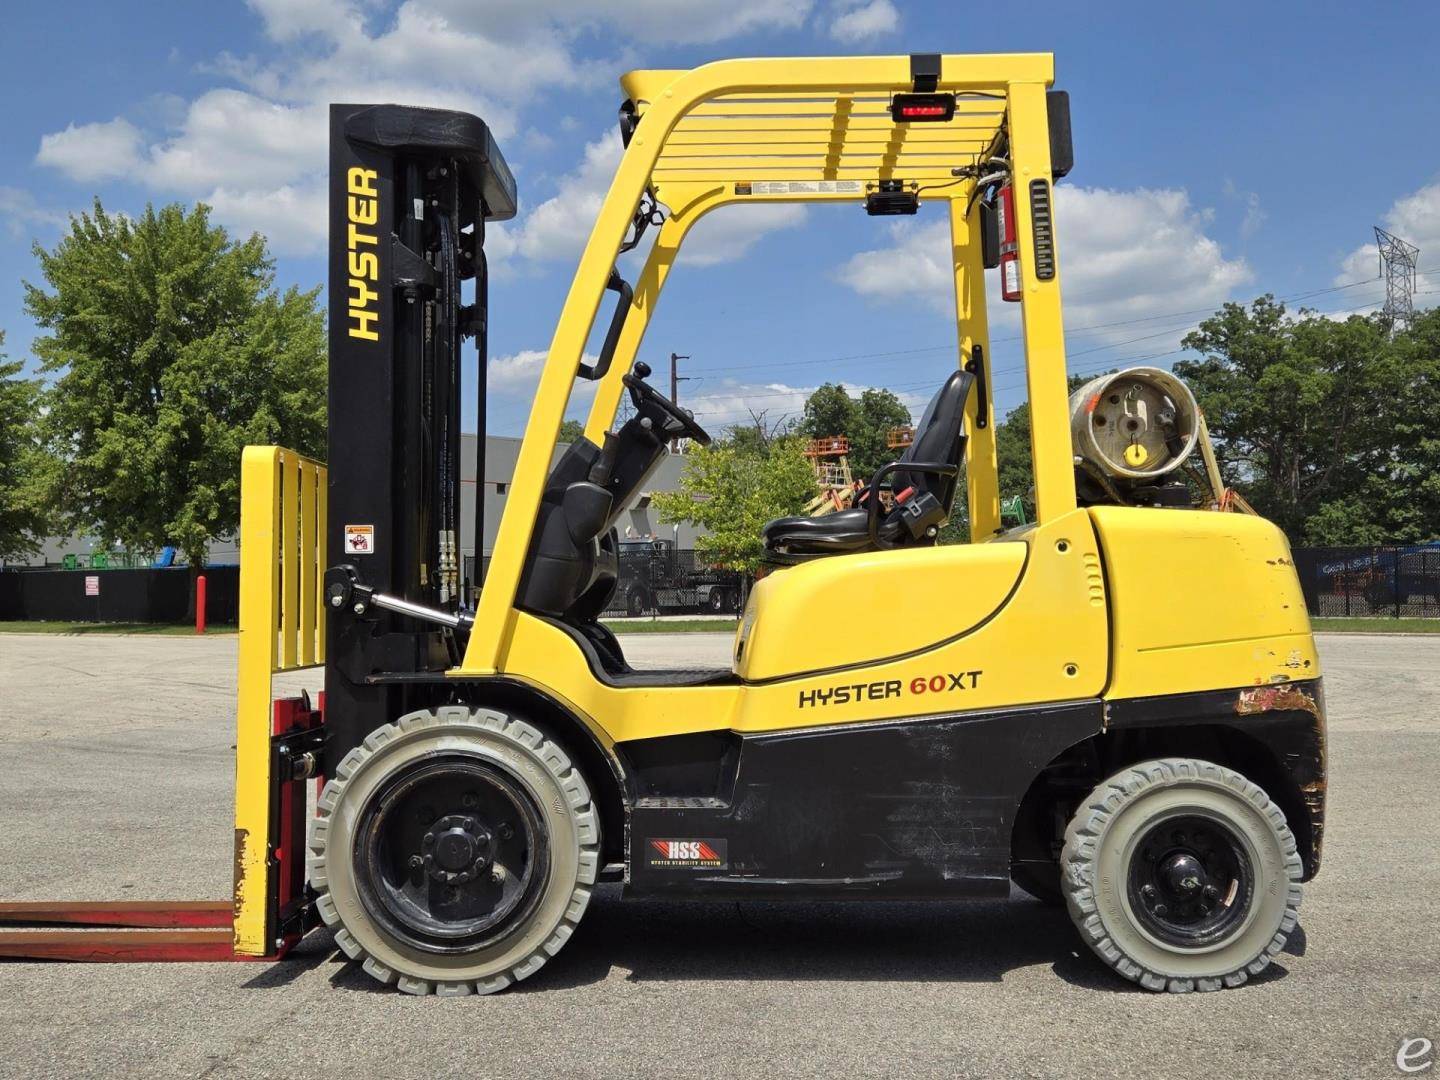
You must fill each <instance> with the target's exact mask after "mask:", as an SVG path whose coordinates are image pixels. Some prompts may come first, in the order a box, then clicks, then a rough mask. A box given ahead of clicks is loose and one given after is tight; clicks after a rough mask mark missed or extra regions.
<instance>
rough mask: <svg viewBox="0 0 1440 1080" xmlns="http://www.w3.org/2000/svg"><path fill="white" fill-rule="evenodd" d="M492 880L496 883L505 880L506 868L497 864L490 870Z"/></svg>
mask: <svg viewBox="0 0 1440 1080" xmlns="http://www.w3.org/2000/svg"><path fill="white" fill-rule="evenodd" d="M490 880H491V881H494V882H501V881H504V880H505V868H504V867H503V866H501V865H500V864H499V863H496V864H495V865H494V866H492V867H491V868H490Z"/></svg>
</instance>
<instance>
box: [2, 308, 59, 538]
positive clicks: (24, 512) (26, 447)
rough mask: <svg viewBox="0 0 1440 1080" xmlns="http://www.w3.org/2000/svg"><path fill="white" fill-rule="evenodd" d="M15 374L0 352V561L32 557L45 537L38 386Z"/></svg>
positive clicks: (15, 365)
mask: <svg viewBox="0 0 1440 1080" xmlns="http://www.w3.org/2000/svg"><path fill="white" fill-rule="evenodd" d="M4 343H5V334H4V332H3V331H0V345H4ZM20 372H21V364H20V362H19V361H7V360H6V359H5V354H4V353H3V352H0V561H3V560H5V559H15V558H20V557H23V556H26V555H33V554H34V553H35V552H36V551H38V550H39V548H40V540H41V539H42V538H43V537H44V535H45V533H46V532H47V531H48V530H47V525H48V515H47V513H46V500H45V495H44V482H45V478H46V475H47V469H46V464H47V459H46V457H45V454H44V452H43V450H42V449H41V445H40V432H39V423H38V421H39V418H40V416H39V413H40V384H39V382H38V381H36V380H34V379H27V378H24V377H23V376H21V374H20Z"/></svg>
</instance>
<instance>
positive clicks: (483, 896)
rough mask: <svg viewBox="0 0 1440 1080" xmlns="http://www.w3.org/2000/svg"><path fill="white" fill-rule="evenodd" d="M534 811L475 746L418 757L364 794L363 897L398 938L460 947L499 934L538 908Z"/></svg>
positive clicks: (539, 848)
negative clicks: (470, 750)
mask: <svg viewBox="0 0 1440 1080" xmlns="http://www.w3.org/2000/svg"><path fill="white" fill-rule="evenodd" d="M548 852H549V845H548V843H547V840H546V835H545V828H544V824H543V822H542V819H541V817H540V813H539V810H538V809H537V808H536V806H535V804H534V801H533V800H532V799H531V798H530V796H529V795H528V794H527V793H526V792H525V791H524V789H523V788H521V786H520V785H519V784H518V783H517V782H516V781H515V779H514V778H513V777H512V776H510V775H509V774H508V773H507V772H505V771H504V770H502V769H500V768H498V767H496V766H495V765H493V764H491V763H490V762H488V761H487V760H485V759H483V758H481V757H479V756H478V755H471V754H464V753H450V754H445V755H443V756H438V757H427V758H425V759H423V760H421V761H417V762H415V763H413V764H411V765H409V766H407V767H405V768H402V769H400V770H399V771H397V772H396V774H395V775H394V776H392V777H390V778H389V779H387V780H386V781H385V783H384V784H382V785H381V786H380V787H379V788H378V789H377V790H376V791H375V793H374V794H373V795H371V796H370V798H369V800H368V801H367V802H366V804H365V807H364V809H363V810H362V811H361V814H360V822H359V827H358V828H357V830H356V833H355V846H354V867H355V879H356V886H357V891H358V892H359V894H360V901H361V903H362V904H363V905H364V906H365V910H366V911H367V912H368V913H369V914H370V916H371V918H373V919H375V921H376V922H378V923H380V924H381V925H382V926H384V927H385V929H386V930H388V931H389V932H390V933H391V934H393V935H394V936H395V937H397V938H399V939H400V940H401V941H404V942H406V943H407V944H409V945H412V946H414V947H415V948H417V949H421V950H423V951H425V952H432V953H464V952H470V951H472V950H475V949H478V948H482V947H484V946H486V945H488V944H491V943H493V942H495V941H498V940H500V939H501V938H503V937H505V936H506V935H507V934H509V933H510V932H511V931H513V930H514V929H515V928H516V927H517V926H518V925H520V924H521V923H522V922H524V920H525V917H526V916H527V915H528V914H529V913H530V912H531V911H532V910H533V909H534V906H535V904H536V903H537V902H538V900H539V897H540V894H541V892H542V891H543V888H544V884H545V880H546V878H547V876H548V873H549V858H548Z"/></svg>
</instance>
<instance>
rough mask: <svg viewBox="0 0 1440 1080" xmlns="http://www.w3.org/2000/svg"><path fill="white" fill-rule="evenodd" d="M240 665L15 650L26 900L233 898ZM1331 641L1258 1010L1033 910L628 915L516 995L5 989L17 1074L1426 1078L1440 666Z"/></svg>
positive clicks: (992, 906)
mask: <svg viewBox="0 0 1440 1080" xmlns="http://www.w3.org/2000/svg"><path fill="white" fill-rule="evenodd" d="M623 640H624V645H625V648H626V650H627V651H628V652H630V653H631V654H633V655H634V656H636V657H637V658H639V659H641V660H647V659H648V661H649V662H651V663H664V664H673V663H679V662H686V663H691V664H706V663H723V662H724V659H725V657H726V655H727V651H728V647H729V642H730V639H729V637H728V635H709V634H691V635H659V634H654V635H637V636H630V637H626V638H625V639H623ZM235 642H236V639H235V638H234V637H216V638H206V639H188V638H160V637H147V638H127V637H99V636H87V637H54V636H34V637H31V636H14V635H6V636H4V637H0V822H3V826H4V827H3V828H0V897H3V898H6V899H20V900H32V899H33V900H39V899H113V898H183V899H201V898H221V897H225V896H227V895H228V893H229V888H230V874H231V843H230V814H231V797H232V788H233V775H234V759H233V750H232V747H233V745H234V737H233V731H232V726H233V709H234V704H233V694H234V682H235ZM1320 642H1321V645H1320V647H1321V654H1322V657H1323V663H1324V667H1325V677H1326V692H1327V698H1328V705H1329V716H1330V733H1331V739H1330V768H1331V785H1330V809H1329V822H1330V824H1329V829H1328V832H1327V836H1326V842H1325V865H1324V869H1323V871H1322V872H1321V874H1320V876H1319V878H1318V879H1317V880H1316V881H1315V882H1313V883H1312V884H1310V885H1308V886H1307V887H1306V894H1305V900H1304V904H1303V906H1302V909H1301V918H1300V930H1299V931H1297V933H1296V934H1295V935H1294V936H1293V938H1292V940H1291V943H1290V946H1289V948H1288V949H1287V951H1286V952H1285V953H1284V954H1282V956H1281V957H1280V959H1279V962H1278V963H1277V964H1275V965H1274V966H1273V967H1272V968H1271V969H1270V971H1268V972H1266V973H1265V974H1264V975H1263V976H1261V977H1259V978H1257V979H1255V980H1254V981H1253V982H1252V984H1251V985H1249V986H1246V987H1243V988H1241V989H1239V990H1233V991H1225V992H1222V993H1218V994H1204V995H1189V996H1185V997H1174V996H1166V995H1153V994H1150V993H1147V992H1144V991H1140V990H1138V989H1136V988H1134V987H1133V986H1131V984H1129V983H1126V982H1124V981H1122V980H1120V979H1119V978H1118V977H1116V976H1114V975H1112V974H1111V973H1110V972H1109V971H1107V970H1106V969H1105V968H1103V967H1102V966H1101V965H1100V964H1099V963H1098V962H1097V961H1095V960H1093V959H1092V958H1091V956H1090V955H1089V953H1088V952H1087V951H1086V950H1085V949H1084V948H1083V946H1082V945H1081V944H1080V942H1079V939H1078V938H1077V937H1076V935H1075V933H1074V931H1073V930H1072V929H1071V927H1070V925H1069V921H1068V919H1067V918H1066V917H1065V915H1064V914H1063V912H1059V911H1056V910H1053V909H1050V908H1046V907H1044V906H1042V905H1040V904H1038V903H1035V902H1033V901H1031V900H1029V899H1028V898H1020V897H1017V898H1014V899H1012V901H1011V902H1010V903H1008V904H1005V903H954V904H950V903H944V904H941V903H932V904H870V905H863V904H794V905H786V904H769V903H743V904H735V903H726V904H686V903H678V902H677V903H661V902H650V901H646V902H633V903H632V902H625V901H622V900H620V898H619V896H618V893H617V892H616V891H615V889H614V888H613V887H611V888H607V889H606V890H604V891H602V892H601V894H600V895H599V897H598V898H597V901H596V902H595V903H594V904H592V906H591V908H590V911H589V913H588V914H587V915H586V917H585V920H584V922H583V924H582V925H581V927H580V929H579V931H577V933H576V935H575V938H574V939H573V940H572V941H571V943H570V944H569V945H568V946H567V947H566V949H565V950H564V952H562V953H561V954H560V955H559V956H558V957H557V958H556V959H555V960H554V961H552V962H551V963H550V964H549V965H548V966H547V967H546V968H545V969H543V970H542V971H541V972H540V973H539V974H538V975H536V976H535V977H534V978H533V979H531V980H529V981H528V982H525V983H522V984H521V985H520V986H519V987H517V988H516V989H515V990H512V991H510V992H507V993H504V994H501V995H499V996H496V997H492V998H467V999H460V1000H449V1001H446V1000H436V999H414V998H409V997H406V996H404V995H401V994H398V993H395V992H393V991H389V990H386V989H383V988H381V987H380V986H379V985H378V984H376V983H374V982H373V981H372V980H371V979H370V978H369V977H368V976H366V975H365V974H364V973H363V972H361V971H359V970H358V969H357V968H356V967H355V966H354V965H352V964H350V963H348V962H346V961H345V958H344V957H343V955H340V954H338V953H337V952H336V950H335V948H334V946H333V943H332V941H331V939H330V937H329V935H328V934H327V933H323V932H317V933H314V934H312V935H311V936H310V937H309V938H308V939H307V940H306V941H305V942H304V943H303V945H302V947H301V948H300V949H299V950H298V951H297V953H296V954H295V955H294V957H293V959H290V960H287V961H285V962H282V963H279V964H273V965H270V964H263V963H255V964H173V965H150V966H126V965H80V964H75V965H65V964H22V963H0V1076H62V1075H63V1076H77V1075H84V1076H92V1075H93V1076H99V1075H105V1076H116V1075H132V1074H136V1075H145V1076H167V1077H168V1076H190V1077H199V1076H205V1077H219V1076H241V1075H246V1076H253V1075H263V1076H277V1077H279V1076H284V1077H296V1076H317V1075H336V1074H345V1075H348V1076H351V1077H356V1078H359V1077H371V1076H402V1077H441V1076H466V1077H510V1078H515V1077H528V1076H544V1077H566V1078H572V1077H629V1076H635V1077H648V1076H676V1077H679V1076H684V1077H687V1078H694V1077H718V1076H722V1075H746V1076H756V1077H789V1076H844V1077H860V1076H877V1077H878V1076H897V1075H903V1076H905V1077H906V1078H907V1080H910V1078H915V1077H923V1076H977V1077H995V1076H1003V1075H1035V1076H1056V1075H1065V1076H1072V1077H1089V1076H1095V1077H1102V1076H1104V1077H1115V1076H1139V1075H1152V1076H1185V1077H1200V1076H1204V1077H1226V1078H1231V1077H1244V1076H1261V1075H1276V1074H1287V1075H1320V1076H1347V1077H1348V1076H1361V1075H1377V1076H1395V1075H1401V1074H1400V1073H1399V1071H1398V1070H1397V1068H1396V1064H1395V1056H1396V1052H1397V1050H1398V1049H1399V1047H1400V1045H1401V1042H1402V1040H1404V1039H1406V1038H1411V1037H1416V1036H1423V1037H1426V1038H1429V1039H1430V1040H1431V1041H1432V1042H1434V1043H1437V1044H1440V829H1437V825H1440V813H1437V795H1436V789H1437V784H1436V777H1437V776H1440V640H1436V639H1435V638H1428V639H1427V638H1421V637H1416V638H1405V637H1378V636H1377V637H1366V636H1342V635H1334V636H1325V637H1323V638H1321V639H1320ZM317 681H318V673H305V674H302V675H296V676H287V677H285V678H284V679H282V680H278V682H279V683H280V686H279V689H280V690H281V691H286V692H288V691H291V690H293V689H296V688H298V687H300V686H304V685H309V686H311V687H314V686H315V685H316V683H317ZM1432 1060H1433V1057H1432ZM1428 1071H1429V1072H1430V1073H1431V1074H1432V1075H1434V1074H1436V1073H1440V1064H1437V1065H1435V1066H1432V1068H1431V1069H1430V1070H1428Z"/></svg>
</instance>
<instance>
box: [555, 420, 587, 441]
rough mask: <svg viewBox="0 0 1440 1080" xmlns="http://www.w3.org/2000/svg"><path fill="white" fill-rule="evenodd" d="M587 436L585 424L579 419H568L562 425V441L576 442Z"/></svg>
mask: <svg viewBox="0 0 1440 1080" xmlns="http://www.w3.org/2000/svg"><path fill="white" fill-rule="evenodd" d="M584 436H585V425H584V424H582V423H581V422H580V421H579V420H566V421H564V422H563V423H561V425H560V441H561V442H562V443H571V442H575V441H576V440H577V439H581V438H583V437H584Z"/></svg>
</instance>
